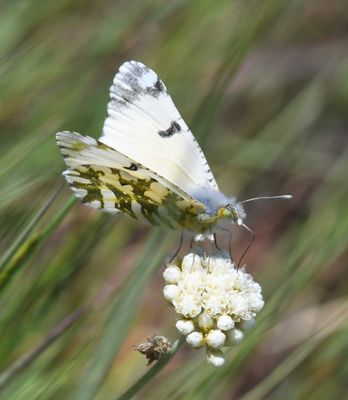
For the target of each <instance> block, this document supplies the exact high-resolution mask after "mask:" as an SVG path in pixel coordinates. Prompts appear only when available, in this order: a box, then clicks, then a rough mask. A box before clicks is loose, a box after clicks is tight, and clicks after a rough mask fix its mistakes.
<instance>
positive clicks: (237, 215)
mask: <svg viewBox="0 0 348 400" xmlns="http://www.w3.org/2000/svg"><path fill="white" fill-rule="evenodd" d="M217 217H218V218H219V219H228V220H230V221H232V222H233V223H235V224H236V225H242V223H243V219H244V218H245V212H244V209H243V207H242V205H241V204H239V203H234V202H233V203H230V204H227V205H226V206H224V207H220V208H219V209H218V211H217Z"/></svg>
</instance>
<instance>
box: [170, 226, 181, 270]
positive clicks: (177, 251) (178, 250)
mask: <svg viewBox="0 0 348 400" xmlns="http://www.w3.org/2000/svg"><path fill="white" fill-rule="evenodd" d="M183 242H184V230H182V231H181V235H180V241H179V246H178V248H177V249H176V251H175V253H174V254H173V256H172V257H171V259H170V260H169V263H171V262H172V261H173V260H174V258H175V257H176V256H177V255H178V254H179V252H180V249H181V246H182V244H183Z"/></svg>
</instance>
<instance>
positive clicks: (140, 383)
mask: <svg viewBox="0 0 348 400" xmlns="http://www.w3.org/2000/svg"><path fill="white" fill-rule="evenodd" d="M184 342H185V337H184V336H180V338H179V339H177V340H176V341H175V342H174V344H173V346H172V347H171V349H170V351H169V353H168V354H166V355H164V356H163V357H162V358H161V359H160V360H159V361H157V362H156V364H155V365H154V366H153V367H152V368H151V369H149V370H148V371H147V372H146V373H145V374H144V375H143V376H142V377H141V378H139V379H138V380H137V381H136V382H135V383H134V384H133V385H132V386H131V387H130V388H129V389H128V390H126V391H125V392H124V393H123V394H122V395H121V396H120V397H118V398H117V400H128V399H132V398H133V396H134V395H135V394H137V393H138V392H139V391H140V390H141V389H142V388H143V387H144V386H145V385H146V384H147V383H148V382H149V381H151V379H152V378H153V377H155V376H156V375H157V374H158V373H159V372H160V371H161V370H162V369H163V368H164V367H165V366H166V365H167V364H168V363H169V361H170V360H171V359H172V358H173V357H174V355H175V354H176V353H177V351H178V350H179V348H180V347H181V345H182V344H183V343H184Z"/></svg>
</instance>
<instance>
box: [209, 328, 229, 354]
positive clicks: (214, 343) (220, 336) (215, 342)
mask: <svg viewBox="0 0 348 400" xmlns="http://www.w3.org/2000/svg"><path fill="white" fill-rule="evenodd" d="M225 340H226V336H225V334H224V333H222V332H221V331H220V330H218V329H213V330H211V331H210V332H209V333H208V335H207V336H206V338H205V341H206V343H207V345H208V346H209V347H212V348H213V349H217V348H218V347H221V346H223V344H224V343H225Z"/></svg>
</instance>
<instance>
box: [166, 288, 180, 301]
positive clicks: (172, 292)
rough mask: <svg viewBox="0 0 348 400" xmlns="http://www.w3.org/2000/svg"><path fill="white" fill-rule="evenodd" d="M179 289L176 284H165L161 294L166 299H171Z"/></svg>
mask: <svg viewBox="0 0 348 400" xmlns="http://www.w3.org/2000/svg"><path fill="white" fill-rule="evenodd" d="M179 291H180V289H179V288H178V287H177V286H176V285H166V286H165V287H164V288H163V294H164V297H165V299H166V300H168V301H173V300H174V299H175V298H176V296H177V295H178V293H179Z"/></svg>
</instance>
